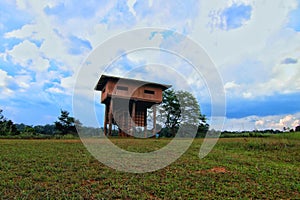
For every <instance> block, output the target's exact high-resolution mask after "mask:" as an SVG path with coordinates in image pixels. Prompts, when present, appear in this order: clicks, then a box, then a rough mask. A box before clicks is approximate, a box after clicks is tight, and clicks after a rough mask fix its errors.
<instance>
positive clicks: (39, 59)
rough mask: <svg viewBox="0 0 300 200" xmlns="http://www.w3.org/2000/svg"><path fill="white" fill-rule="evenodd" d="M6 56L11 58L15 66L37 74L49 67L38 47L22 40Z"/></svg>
mask: <svg viewBox="0 0 300 200" xmlns="http://www.w3.org/2000/svg"><path fill="white" fill-rule="evenodd" d="M8 56H11V57H12V60H13V62H14V63H15V64H19V65H22V66H23V67H28V68H29V69H32V70H35V71H37V72H39V71H45V70H47V69H48V67H49V61H48V59H45V58H43V55H42V54H41V53H40V51H39V49H38V47H37V46H36V45H35V44H34V43H31V42H29V41H28V40H24V41H23V42H21V43H20V44H18V45H16V46H14V48H13V49H12V50H10V51H7V52H6V57H8Z"/></svg>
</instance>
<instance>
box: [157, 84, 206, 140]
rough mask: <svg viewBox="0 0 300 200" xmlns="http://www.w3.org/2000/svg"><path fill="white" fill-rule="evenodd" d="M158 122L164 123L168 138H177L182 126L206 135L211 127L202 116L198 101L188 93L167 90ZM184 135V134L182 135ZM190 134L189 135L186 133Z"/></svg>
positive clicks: (160, 108) (160, 107)
mask: <svg viewBox="0 0 300 200" xmlns="http://www.w3.org/2000/svg"><path fill="white" fill-rule="evenodd" d="M158 110H159V113H160V114H159V117H158V120H160V121H164V125H165V128H166V129H167V130H168V131H169V133H168V132H166V129H164V134H167V135H166V136H173V137H174V136H175V134H176V132H177V130H178V128H179V126H180V125H182V126H185V128H186V130H195V129H196V130H197V132H198V131H199V132H204V133H206V132H207V130H208V128H209V126H208V124H207V123H206V118H205V116H204V115H202V114H201V111H200V106H199V104H198V101H197V99H196V98H195V97H194V96H193V94H191V93H190V92H187V91H175V90H173V89H170V90H166V91H164V93H163V100H162V103H161V105H160V106H159V109H158ZM181 134H183V133H181ZM184 134H188V133H184Z"/></svg>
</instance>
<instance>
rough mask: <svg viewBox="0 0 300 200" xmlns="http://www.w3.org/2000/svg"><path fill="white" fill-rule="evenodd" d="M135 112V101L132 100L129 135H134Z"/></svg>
mask: <svg viewBox="0 0 300 200" xmlns="http://www.w3.org/2000/svg"><path fill="white" fill-rule="evenodd" d="M135 112H136V109H135V101H132V111H131V123H132V126H131V130H132V132H131V135H132V136H133V137H134V131H135Z"/></svg>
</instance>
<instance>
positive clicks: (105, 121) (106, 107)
mask: <svg viewBox="0 0 300 200" xmlns="http://www.w3.org/2000/svg"><path fill="white" fill-rule="evenodd" d="M107 114H108V106H107V104H105V113H104V126H103V131H104V135H105V136H106V135H107V118H108V116H107Z"/></svg>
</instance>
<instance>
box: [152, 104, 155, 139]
mask: <svg viewBox="0 0 300 200" xmlns="http://www.w3.org/2000/svg"><path fill="white" fill-rule="evenodd" d="M152 131H153V132H152V133H153V135H154V136H155V134H156V105H155V104H154V105H153V130H152Z"/></svg>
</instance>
